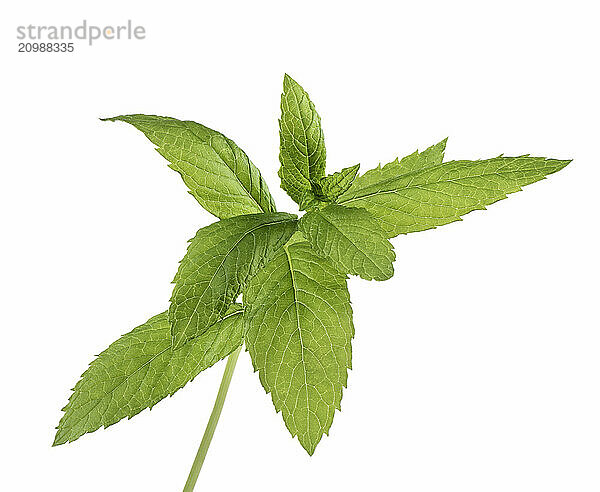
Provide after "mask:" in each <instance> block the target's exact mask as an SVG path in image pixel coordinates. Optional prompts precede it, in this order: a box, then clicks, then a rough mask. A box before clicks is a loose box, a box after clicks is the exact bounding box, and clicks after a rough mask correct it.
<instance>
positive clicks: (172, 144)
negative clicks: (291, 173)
mask: <svg viewBox="0 0 600 492" xmlns="http://www.w3.org/2000/svg"><path fill="white" fill-rule="evenodd" d="M103 121H124V122H126V123H129V124H131V125H133V126H134V127H135V128H137V129H138V130H140V131H141V132H142V133H144V135H146V137H148V139H149V140H150V141H151V142H152V143H153V144H154V145H156V146H157V149H156V150H157V151H158V152H159V154H160V155H162V156H163V157H164V158H165V159H167V160H168V161H169V162H170V164H169V167H170V168H171V169H173V170H175V171H177V172H178V173H179V174H180V175H181V177H182V178H183V181H184V182H185V184H186V185H187V187H188V188H189V190H190V193H191V194H192V195H193V196H194V198H196V200H198V202H199V203H200V205H202V206H203V207H204V208H205V209H206V210H208V211H209V212H210V213H211V214H213V215H215V216H217V217H219V218H221V219H226V218H228V217H235V216H236V215H244V214H253V213H260V212H275V211H276V209H275V202H274V201H273V198H272V197H271V194H270V193H269V188H268V187H267V183H266V182H265V181H264V179H263V178H262V176H261V174H260V171H259V170H258V169H257V168H256V166H254V164H252V162H250V159H248V156H247V155H246V154H245V153H244V151H243V150H242V149H240V148H239V147H238V146H237V145H236V144H235V143H234V142H233V141H232V140H230V139H228V138H227V137H225V136H224V135H222V134H221V133H219V132H217V131H215V130H211V129H210V128H207V127H205V126H203V125H200V124H199V123H195V122H193V121H180V120H176V119H175V118H167V117H163V116H147V115H143V114H131V115H125V116H116V117H114V118H106V119H105V120H103Z"/></svg>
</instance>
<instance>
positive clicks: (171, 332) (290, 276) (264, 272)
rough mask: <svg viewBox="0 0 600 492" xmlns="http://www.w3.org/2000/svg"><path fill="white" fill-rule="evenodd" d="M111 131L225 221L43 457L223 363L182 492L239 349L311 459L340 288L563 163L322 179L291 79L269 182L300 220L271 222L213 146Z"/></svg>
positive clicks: (84, 384) (182, 130)
mask: <svg viewBox="0 0 600 492" xmlns="http://www.w3.org/2000/svg"><path fill="white" fill-rule="evenodd" d="M107 120H108V121H123V122H126V123H129V124H131V125H133V126H134V127H135V128H137V129H138V130H140V131H141V132H143V133H144V134H145V135H146V137H148V139H149V140H150V141H151V142H152V143H153V144H154V145H155V146H156V150H157V151H158V152H159V153H160V154H161V155H162V156H163V157H164V158H165V159H166V160H167V161H168V162H169V167H171V168H172V169H174V170H175V171H177V172H178V173H179V174H180V175H181V177H182V178H183V181H184V183H185V184H186V185H187V187H188V189H189V192H190V193H191V194H192V195H193V196H194V198H195V199H196V200H197V201H198V203H199V204H200V205H201V206H202V207H204V208H205V209H206V210H208V211H209V212H210V213H211V214H213V215H215V216H216V217H217V218H218V219H220V220H219V221H217V222H215V223H213V224H211V225H209V226H207V227H203V228H201V229H200V230H198V232H197V234H196V236H195V237H194V238H192V239H191V240H190V243H189V247H188V249H187V253H186V255H185V256H184V258H183V259H182V260H181V262H180V265H179V269H178V270H177V273H176V275H175V279H174V281H173V283H174V284H175V285H174V289H173V295H172V297H171V300H170V305H169V309H168V310H167V311H164V312H162V313H160V314H157V315H156V316H154V317H152V318H150V319H149V320H148V321H146V322H145V323H144V324H142V325H140V326H138V327H137V328H134V329H133V330H132V331H131V332H129V333H127V334H125V335H123V336H122V337H121V338H119V339H118V340H117V341H115V342H114V343H113V344H111V345H110V346H109V347H108V348H107V349H106V350H105V351H104V352H102V353H101V354H100V355H99V356H98V357H97V358H96V359H95V360H94V361H93V362H92V363H91V364H90V366H89V368H88V369H87V370H86V371H85V372H84V373H83V375H82V377H81V379H80V380H79V382H78V383H77V384H76V385H75V388H74V389H73V393H72V395H71V397H70V398H69V402H68V404H67V405H66V406H65V407H64V408H63V411H64V415H63V417H62V418H61V420H60V423H59V425H58V427H57V432H56V438H55V440H54V445H55V446H56V445H59V444H64V443H66V442H71V441H75V440H76V439H78V438H79V437H81V436H82V435H83V434H85V433H88V432H93V431H95V430H97V429H99V428H100V427H108V426H110V425H113V424H115V423H117V422H119V421H120V420H121V419H123V418H125V417H128V418H131V417H133V416H134V415H137V414H138V413H139V412H141V411H142V410H144V409H146V408H152V407H153V406H154V405H156V404H157V403H158V402H159V401H161V400H162V399H164V398H165V397H167V396H171V395H173V394H174V393H175V392H176V391H177V390H179V389H180V388H182V387H183V386H185V385H186V384H187V383H188V382H190V381H192V380H193V379H194V378H195V377H196V376H197V375H198V374H199V373H200V372H202V371H204V370H205V369H208V368H209V367H211V366H213V365H214V364H215V363H216V362H218V361H219V360H221V359H224V358H227V357H228V362H227V365H226V368H225V374H224V376H223V381H222V383H221V387H220V389H219V393H218V395H217V400H216V402H215V405H214V409H213V413H212V415H211V417H210V420H209V422H208V425H207V428H206V431H205V435H204V438H203V440H202V443H201V445H200V448H199V450H198V454H197V456H196V459H195V460H194V463H193V466H192V470H191V472H190V476H189V478H188V481H187V483H186V485H185V488H184V491H191V490H192V489H193V487H194V484H195V482H196V479H197V477H198V473H199V471H200V468H201V466H202V463H203V461H204V457H205V455H206V452H207V450H208V446H209V444H210V440H211V438H212V435H213V433H214V430H215V427H216V424H217V421H218V419H219V415H220V412H221V408H222V406H223V402H224V399H225V395H226V393H227V389H228V387H229V382H230V380H231V375H232V373H233V369H234V367H235V364H236V361H237V357H238V354H239V352H240V350H241V348H242V346H245V347H246V350H247V351H248V352H249V353H250V357H251V359H252V363H253V365H254V369H255V370H257V371H258V373H259V377H260V382H261V383H262V385H263V387H264V389H265V391H266V392H267V393H270V394H271V398H272V400H273V404H274V406H275V410H276V411H277V412H281V413H282V416H283V420H284V422H285V425H286V427H287V428H288V430H289V432H290V433H291V435H292V437H297V438H298V440H299V442H300V444H301V445H302V447H303V448H304V449H305V450H306V451H307V452H308V454H310V455H312V454H313V453H314V451H315V449H316V447H317V445H318V443H319V441H320V440H321V438H322V437H323V434H327V433H328V432H329V429H330V427H331V424H332V422H333V418H334V414H335V411H336V409H337V410H340V409H341V407H340V403H341V399H342V391H343V389H344V388H345V387H346V384H347V374H348V369H350V368H351V366H352V362H351V361H352V349H351V341H352V338H353V336H354V325H353V322H352V308H351V305H350V296H349V293H348V288H347V285H346V281H347V278H348V275H358V276H359V277H361V278H363V279H366V280H380V281H381V280H387V279H389V278H390V277H392V275H393V274H394V267H393V262H394V259H395V253H394V248H393V246H392V244H391V243H390V241H389V240H390V238H393V237H396V236H398V235H400V234H408V233H411V232H418V231H424V230H426V229H432V228H435V227H438V226H441V225H444V224H448V223H450V222H453V221H456V220H461V216H463V215H464V214H466V213H468V212H471V211H473V210H482V209H485V207H486V206H487V205H490V204H492V203H494V202H496V201H498V200H501V199H503V198H506V196H507V195H508V194H509V193H514V192H516V191H520V190H521V187H522V186H525V185H528V184H531V183H534V182H536V181H539V180H541V179H544V178H545V177H546V176H547V175H549V174H552V173H555V172H557V171H559V170H561V169H562V168H563V167H565V166H566V165H567V164H568V163H569V162H570V161H568V160H556V159H546V158H543V157H531V156H529V155H523V156H519V157H505V156H499V157H495V158H492V159H485V160H476V161H468V160H459V161H449V162H444V160H443V159H444V150H445V147H446V140H442V141H441V142H440V143H438V144H436V145H434V146H432V147H430V148H428V149H426V150H424V151H423V152H418V151H416V152H414V153H412V154H410V155H409V156H407V157H404V158H402V159H396V160H394V161H392V162H390V163H388V164H386V165H384V166H383V167H382V166H378V167H376V168H374V169H370V170H369V171H367V172H365V173H364V174H362V175H360V176H359V175H358V170H359V165H358V164H357V165H354V166H351V167H347V168H345V169H343V170H342V171H340V172H336V173H333V174H329V175H326V174H325V161H326V152H325V140H324V136H323V130H322V127H321V119H320V117H319V114H318V113H317V111H316V109H315V106H314V104H313V103H312V102H311V100H310V98H309V96H308V94H307V93H306V92H305V91H304V89H303V88H302V87H301V86H300V85H299V84H298V83H296V82H295V81H294V80H293V79H292V78H291V77H289V76H287V75H286V76H285V78H284V82H283V94H282V96H281V119H280V121H279V127H280V142H281V145H280V154H279V159H280V162H281V167H280V169H279V176H280V178H281V187H282V188H283V189H284V190H285V191H286V192H287V193H288V195H289V196H290V197H291V198H292V199H293V200H294V201H295V202H296V203H297V204H298V206H299V209H300V210H302V211H305V213H304V214H303V215H302V216H301V217H300V218H298V217H297V216H296V215H292V214H289V213H285V212H277V209H276V207H275V202H274V201H273V198H272V197H271V194H270V193H269V189H268V187H267V184H266V182H265V181H264V179H263V177H262V175H261V173H260V171H259V170H258V169H257V168H256V167H255V166H254V164H253V163H252V162H251V161H250V159H249V158H248V156H247V155H246V154H245V153H244V151H243V150H241V149H240V148H239V147H238V146H237V145H236V144H235V143H234V142H233V141H232V140H230V139H229V138H227V137H225V136H224V135H222V134H221V133H219V132H217V131H215V130H211V129H210V128H207V127H205V126H203V125H201V124H199V123H194V122H192V121H180V120H177V119H174V118H167V117H161V116H146V115H141V114H134V115H127V116H117V117H114V118H107ZM240 295H241V297H242V302H241V304H240V303H239V302H238V300H239V297H240Z"/></svg>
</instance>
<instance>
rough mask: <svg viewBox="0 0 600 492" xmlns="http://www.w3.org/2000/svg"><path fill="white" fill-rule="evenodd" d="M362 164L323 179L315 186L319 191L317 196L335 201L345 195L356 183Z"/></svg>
mask: <svg viewBox="0 0 600 492" xmlns="http://www.w3.org/2000/svg"><path fill="white" fill-rule="evenodd" d="M359 168H360V164H356V165H355V166H351V167H346V168H344V169H342V170H341V171H339V172H337V173H333V174H330V175H328V176H325V177H324V178H321V179H320V180H319V181H318V183H316V184H314V185H313V188H316V189H317V191H316V193H315V195H317V197H319V198H322V199H324V200H326V201H330V202H333V201H335V200H336V199H337V198H338V197H339V196H340V195H341V194H342V193H344V192H345V191H346V190H347V189H348V188H350V185H351V184H352V183H353V182H354V179H355V178H356V174H357V173H358V169H359Z"/></svg>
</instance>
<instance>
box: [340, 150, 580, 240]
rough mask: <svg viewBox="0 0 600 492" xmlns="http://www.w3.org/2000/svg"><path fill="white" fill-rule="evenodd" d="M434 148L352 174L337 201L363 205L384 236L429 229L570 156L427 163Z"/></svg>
mask: <svg viewBox="0 0 600 492" xmlns="http://www.w3.org/2000/svg"><path fill="white" fill-rule="evenodd" d="M439 157H440V156H439V153H438V155H436V156H435V158H433V157H432V155H431V154H426V153H425V152H423V153H420V154H419V153H415V154H411V155H410V156H408V157H407V158H405V159H402V160H401V161H400V162H398V161H397V160H396V161H394V162H391V163H389V164H386V165H385V166H384V167H378V168H375V169H372V170H370V171H367V172H366V173H365V174H364V175H362V176H359V177H358V178H356V180H355V181H354V183H352V186H350V188H349V189H348V191H346V192H345V193H344V194H342V195H341V196H340V197H339V199H338V203H339V204H342V205H345V206H350V207H361V208H365V209H367V210H368V211H369V212H371V214H372V215H373V216H374V217H375V219H377V221H378V222H379V225H380V226H381V228H382V229H383V230H384V232H385V233H386V235H387V236H388V237H394V236H397V235H398V234H407V233H409V232H418V231H424V230H426V229H432V228H435V227H438V226H441V225H444V224H448V223H450V222H454V221H456V220H461V219H460V216H461V215H464V214H466V213H469V212H471V211H473V210H485V207H486V205H490V204H492V203H494V202H497V201H498V200H502V199H503V198H506V196H507V195H508V194H510V193H514V192H516V191H520V190H521V187H522V186H525V185H528V184H531V183H535V182H536V181H539V180H541V179H544V178H545V177H546V176H547V175H549V174H552V173H555V172H557V171H560V170H561V169H562V168H564V167H565V166H566V165H567V164H568V163H569V162H571V161H561V160H556V159H546V158H544V157H531V156H528V155H524V156H520V157H504V156H500V157H496V158H493V159H486V160H480V161H451V162H446V163H438V164H431V163H432V162H436V161H437V160H438V159H439Z"/></svg>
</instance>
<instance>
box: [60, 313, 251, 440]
mask: <svg viewBox="0 0 600 492" xmlns="http://www.w3.org/2000/svg"><path fill="white" fill-rule="evenodd" d="M242 313H243V311H242V308H241V306H240V305H239V304H235V305H233V306H231V307H230V309H229V310H228V311H227V313H226V314H225V316H224V317H223V318H222V319H221V320H220V321H219V322H218V323H215V324H214V325H212V326H211V327H210V328H209V329H208V330H207V331H205V332H204V333H203V334H202V335H201V336H199V337H198V338H195V339H194V340H192V341H191V342H190V343H188V344H187V345H186V346H185V347H183V348H182V349H180V350H173V348H172V346H171V328H170V325H169V322H168V320H167V312H166V311H165V312H164V313H161V314H158V315H156V316H154V317H153V318H150V319H149V320H148V321H147V322H146V323H144V324H143V325H141V326H138V327H137V328H134V329H133V330H132V331H130V332H129V333H127V334H126V335H123V336H122V337H121V338H119V339H118V340H117V341H116V342H114V343H113V344H111V345H110V346H109V347H108V348H107V349H106V350H105V351H104V352H102V353H101V354H100V355H99V356H98V358H97V359H95V360H94V361H93V362H92V363H91V364H90V367H89V368H88V369H87V371H85V372H84V373H83V375H82V376H81V379H80V380H79V381H78V383H77V384H76V385H75V388H74V389H73V394H72V395H71V397H70V398H69V403H68V404H67V406H66V407H65V408H63V411H64V412H65V413H64V415H63V417H62V418H61V419H60V423H59V424H58V427H57V429H58V431H57V432H56V438H55V440H54V446H57V445H59V444H64V443H66V442H70V441H75V440H76V439H78V438H79V437H80V436H82V435H83V434H85V433H88V432H94V431H95V430H98V429H99V428H100V427H102V426H104V427H108V426H109V425H113V424H115V423H117V422H118V421H119V420H121V419H123V418H125V417H129V418H131V417H133V416H134V415H137V414H138V413H140V412H141V411H142V410H144V409H145V408H152V407H153V406H154V405H156V404H157V403H158V402H159V401H160V400H162V399H163V398H165V397H167V396H171V395H173V394H174V393H175V392H176V391H177V390H178V389H180V388H182V387H183V386H185V385H186V384H187V383H188V382H189V381H192V380H193V379H194V378H195V377H196V376H197V375H198V374H199V373H200V372H202V371H203V370H205V369H207V368H208V367H210V366H212V365H213V364H215V363H216V362H218V361H219V360H221V359H223V358H225V357H227V356H228V355H229V354H230V353H231V352H232V351H233V350H235V349H236V348H237V347H239V346H240V344H241V343H242V339H243V323H242Z"/></svg>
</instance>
